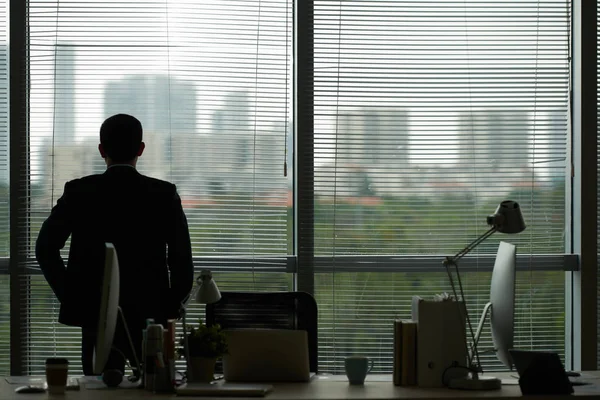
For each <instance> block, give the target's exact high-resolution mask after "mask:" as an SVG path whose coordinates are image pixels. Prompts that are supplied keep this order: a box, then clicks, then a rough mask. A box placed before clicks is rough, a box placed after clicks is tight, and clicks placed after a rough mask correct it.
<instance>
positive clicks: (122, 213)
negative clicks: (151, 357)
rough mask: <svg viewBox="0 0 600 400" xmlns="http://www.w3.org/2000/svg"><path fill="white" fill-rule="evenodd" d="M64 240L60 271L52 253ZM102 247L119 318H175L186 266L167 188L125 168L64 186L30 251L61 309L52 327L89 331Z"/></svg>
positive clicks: (175, 202)
mask: <svg viewBox="0 0 600 400" xmlns="http://www.w3.org/2000/svg"><path fill="white" fill-rule="evenodd" d="M69 236H71V244H70V249H69V259H68V262H67V266H66V267H65V264H64V262H63V260H62V258H61V257H60V253H59V251H60V249H62V248H63V247H64V245H65V242H66V240H67V239H68V238H69ZM105 242H110V243H113V244H114V245H115V248H116V250H117V256H118V260H119V268H120V301H119V302H120V305H121V307H122V309H123V313H124V314H125V317H126V318H127V319H129V320H131V319H132V318H133V319H136V320H144V319H146V318H156V319H157V320H164V319H165V318H173V317H177V316H178V310H179V304H180V302H181V301H182V300H184V298H185V297H186V296H187V295H188V294H189V292H190V290H191V287H192V284H193V264H192V250H191V245H190V235H189V231H188V226H187V220H186V217H185V214H184V212H183V208H182V206H181V199H180V198H179V196H178V194H177V190H176V188H175V185H173V184H171V183H168V182H165V181H161V180H158V179H153V178H150V177H146V176H144V175H141V174H140V173H139V172H138V171H137V170H136V169H135V168H133V167H130V166H112V167H110V168H108V169H107V170H106V172H105V173H104V174H100V175H90V176H87V177H84V178H81V179H76V180H73V181H70V182H67V183H66V185H65V190H64V194H63V195H62V197H61V198H60V199H59V200H58V202H57V204H56V206H55V207H54V208H53V209H52V213H51V214H50V216H49V217H48V219H47V220H46V221H45V222H44V224H43V225H42V228H41V230H40V233H39V236H38V239H37V243H36V258H37V260H38V263H39V265H40V268H41V269H42V272H43V273H44V276H45V277H46V280H47V281H48V283H49V284H50V286H51V287H52V289H53V290H54V293H55V294H56V296H57V297H58V300H59V301H60V303H61V308H60V314H59V322H61V323H63V324H66V325H74V326H82V327H90V328H94V327H95V326H96V324H97V319H98V309H99V306H100V293H101V282H102V273H103V269H104V252H105V250H104V243H105Z"/></svg>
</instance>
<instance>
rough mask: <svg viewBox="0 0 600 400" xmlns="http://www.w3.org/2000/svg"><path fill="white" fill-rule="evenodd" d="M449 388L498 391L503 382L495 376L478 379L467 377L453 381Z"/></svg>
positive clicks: (479, 377)
mask: <svg viewBox="0 0 600 400" xmlns="http://www.w3.org/2000/svg"><path fill="white" fill-rule="evenodd" d="M448 387H449V388H451V389H462V390H498V389H500V388H501V387H502V381H501V380H500V379H498V378H494V377H493V376H486V377H481V376H478V377H476V378H473V377H470V376H466V377H463V378H454V379H451V380H450V383H449V384H448Z"/></svg>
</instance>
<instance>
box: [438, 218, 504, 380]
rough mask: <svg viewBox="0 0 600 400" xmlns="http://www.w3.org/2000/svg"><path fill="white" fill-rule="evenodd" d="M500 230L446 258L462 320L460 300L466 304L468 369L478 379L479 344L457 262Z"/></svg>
mask: <svg viewBox="0 0 600 400" xmlns="http://www.w3.org/2000/svg"><path fill="white" fill-rule="evenodd" d="M497 230H498V228H496V227H495V226H492V227H491V228H490V229H489V230H488V231H487V232H485V233H484V234H483V235H481V236H479V237H478V238H477V239H475V240H473V241H472V242H471V243H469V244H468V245H467V246H466V247H465V248H463V249H462V250H461V251H459V252H458V253H456V255H454V257H446V259H445V260H444V266H445V267H446V272H447V273H448V278H449V279H450V285H451V286H452V294H453V295H454V298H455V299H456V302H457V303H456V304H457V307H458V310H459V316H461V319H462V310H461V309H460V303H458V302H459V301H460V300H462V301H463V303H464V304H465V310H466V311H465V319H466V323H467V328H468V330H469V333H470V336H471V337H470V339H471V348H470V349H469V345H468V344H467V343H466V340H465V347H466V350H467V361H468V367H469V369H470V370H471V371H472V373H473V376H474V378H475V379H476V378H477V372H478V371H477V369H478V368H479V367H480V366H481V361H480V360H479V352H478V351H477V342H478V338H477V337H476V335H475V332H474V331H473V325H472V324H471V318H470V317H469V311H468V308H467V300H466V298H465V291H464V290H463V286H462V280H461V279H460V273H459V271H458V264H457V261H458V260H460V259H461V258H463V257H464V256H465V255H467V254H468V253H469V252H471V251H472V250H473V249H474V248H475V247H477V246H478V245H479V244H481V243H482V242H483V241H484V240H485V239H487V238H488V237H490V236H492V235H493V234H494V233H495V232H496V231H497ZM450 265H453V266H454V269H455V271H456V279H457V281H458V289H459V291H460V299H459V298H458V293H457V290H456V286H455V284H454V278H453V276H452V271H451V270H450ZM473 358H476V359H477V365H476V367H477V368H473Z"/></svg>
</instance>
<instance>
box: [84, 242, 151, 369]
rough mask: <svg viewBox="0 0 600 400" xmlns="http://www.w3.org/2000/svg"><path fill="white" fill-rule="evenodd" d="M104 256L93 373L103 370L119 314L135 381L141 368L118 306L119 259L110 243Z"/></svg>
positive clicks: (110, 348)
mask: <svg viewBox="0 0 600 400" xmlns="http://www.w3.org/2000/svg"><path fill="white" fill-rule="evenodd" d="M104 247H105V256H104V275H103V278H102V297H101V299H100V310H99V313H98V326H97V328H96V344H95V346H94V358H93V364H94V365H93V368H94V374H96V375H101V374H102V373H103V372H104V368H105V366H106V363H107V362H108V357H109V355H110V353H111V350H112V346H113V340H114V337H115V330H116V328H117V318H119V315H120V316H121V322H122V324H123V329H124V331H125V333H126V335H127V339H128V340H129V346H130V350H131V354H133V358H134V359H133V360H129V361H130V362H131V363H132V368H133V369H134V371H133V372H134V379H130V380H132V381H135V380H137V379H139V378H140V375H141V369H140V363H139V361H138V357H137V354H136V353H135V348H134V347H133V342H132V340H131V335H130V334H129V328H128V327H127V323H126V321H125V317H124V316H123V311H122V310H121V307H119V290H120V286H119V282H120V281H119V259H118V256H117V249H115V246H114V245H113V244H112V243H105V244H104Z"/></svg>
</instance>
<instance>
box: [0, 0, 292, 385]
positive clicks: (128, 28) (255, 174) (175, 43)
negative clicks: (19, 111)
mask: <svg viewBox="0 0 600 400" xmlns="http://www.w3.org/2000/svg"><path fill="white" fill-rule="evenodd" d="M28 18H29V48H28V50H29V58H28V65H29V71H28V73H29V81H30V92H29V93H30V94H29V99H28V100H29V109H28V112H29V116H30V118H29V119H30V124H31V125H30V127H29V131H27V130H26V129H25V127H23V133H24V134H26V133H27V134H28V135H29V142H30V146H29V148H28V149H27V151H26V154H24V157H26V159H27V160H28V161H29V163H30V173H29V174H28V176H27V180H26V182H22V184H23V185H30V187H31V192H30V194H29V196H28V198H27V199H26V204H27V215H23V216H19V217H21V218H22V219H21V220H22V223H23V224H24V226H27V227H28V228H29V229H28V230H27V231H26V235H27V237H26V238H25V239H26V240H25V246H27V248H26V249H25V252H26V254H27V255H28V260H27V261H26V265H25V270H26V271H27V276H28V279H26V280H25V281H24V284H23V285H22V287H21V292H20V293H21V294H20V296H21V301H23V302H25V303H26V311H27V317H28V319H27V321H28V324H27V326H24V327H22V329H23V335H24V342H25V343H24V346H25V349H26V351H25V352H26V357H25V361H24V363H25V365H24V373H43V360H44V359H45V358H46V357H47V356H50V355H61V356H67V357H68V358H69V359H70V361H71V362H72V365H73V366H74V371H77V370H78V369H79V368H80V359H79V355H80V350H79V340H80V339H79V338H80V332H79V330H78V329H76V328H70V327H64V326H60V325H58V324H57V322H56V321H57V315H58V304H57V301H56V299H55V298H54V296H53V294H52V292H51V291H50V289H49V287H48V285H47V284H46V282H45V280H44V278H43V276H41V275H40V273H39V270H38V268H37V265H36V263H35V261H34V259H33V256H34V254H33V250H34V247H33V244H34V242H35V239H36V237H37V233H38V231H39V227H40V225H41V223H42V222H43V220H44V219H45V218H46V217H47V216H48V215H49V212H50V210H51V208H52V206H53V205H54V204H55V203H56V200H57V199H58V198H59V197H60V195H61V194H62V191H63V188H64V184H65V182H66V181H68V180H70V179H74V178H77V177H80V176H83V175H86V174H91V173H101V172H102V171H103V170H104V168H105V166H104V164H103V160H102V159H101V158H100V156H99V154H98V151H97V144H98V141H99V140H98V133H99V128H100V124H101V123H102V121H103V120H104V119H105V118H106V117H108V116H110V115H112V114H115V113H129V114H132V115H134V116H136V117H137V118H138V119H140V120H141V122H142V125H143V127H144V141H145V143H146V150H145V152H144V154H143V155H142V157H141V158H140V160H139V164H138V166H139V168H138V169H139V170H140V172H142V173H144V174H147V175H150V176H153V177H156V178H159V179H166V180H169V181H171V182H173V183H175V184H176V185H177V188H178V192H179V194H180V196H181V198H182V202H183V205H184V209H185V212H186V215H187V218H188V223H189V227H190V234H191V239H192V245H193V254H194V260H195V265H196V267H197V268H198V269H200V268H210V269H212V270H213V271H215V277H216V279H217V282H218V284H219V285H220V286H221V287H222V288H224V289H229V290H289V289H290V287H291V275H290V273H289V271H290V259H291V258H290V256H291V254H292V235H291V224H292V220H291V215H292V213H291V209H292V200H291V199H292V196H291V189H292V186H291V176H292V174H293V168H292V165H291V163H290V162H289V161H290V160H291V152H290V150H291V140H290V134H291V128H290V110H291V94H292V92H291V79H290V78H291V54H292V52H291V50H292V42H291V40H292V39H291V38H292V10H291V3H290V2H287V1H282V0H261V1H249V0H237V1H230V0H227V1H225V0H217V1H211V2H199V1H192V0H188V1H174V0H165V1H160V2H159V1H140V2H128V3H123V2H120V1H114V0H113V1H101V2H100V1H69V0H64V1H41V0H40V1H37V0H31V1H29V2H28ZM0 161H1V158H0ZM286 169H287V171H286ZM286 172H287V174H286ZM67 250H68V246H67V247H66V248H65V251H64V256H66V255H67ZM82 284H85V283H82ZM194 309H197V307H196V308H194ZM195 312H196V311H194V313H195ZM194 313H192V317H195V316H199V315H200V314H194Z"/></svg>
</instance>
